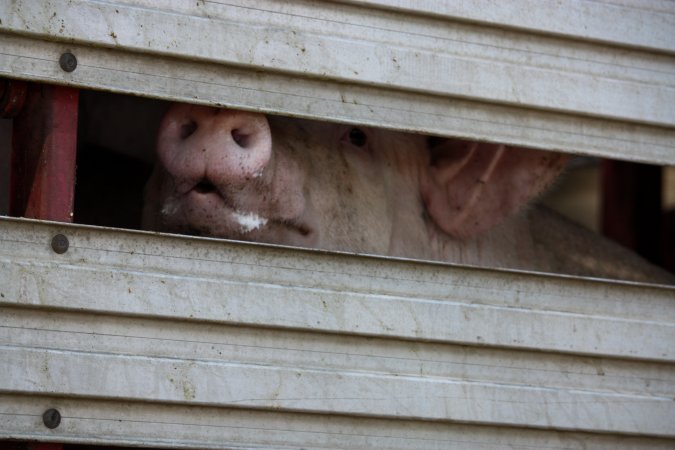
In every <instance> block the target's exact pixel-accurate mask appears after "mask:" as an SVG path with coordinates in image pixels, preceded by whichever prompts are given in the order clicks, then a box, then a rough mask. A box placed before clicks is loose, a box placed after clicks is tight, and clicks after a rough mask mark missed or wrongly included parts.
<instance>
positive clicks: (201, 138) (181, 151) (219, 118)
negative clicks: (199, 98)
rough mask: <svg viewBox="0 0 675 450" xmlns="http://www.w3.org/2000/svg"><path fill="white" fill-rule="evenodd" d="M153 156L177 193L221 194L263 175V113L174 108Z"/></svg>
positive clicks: (267, 152) (267, 142) (267, 140)
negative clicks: (192, 191)
mask: <svg viewBox="0 0 675 450" xmlns="http://www.w3.org/2000/svg"><path fill="white" fill-rule="evenodd" d="M157 152H158V156H159V159H160V161H161V164H162V165H163V166H164V168H165V169H166V171H167V172H168V173H169V174H170V175H171V176H172V177H173V178H174V180H175V182H176V188H177V190H178V191H179V192H183V193H184V192H188V191H190V190H192V189H196V190H197V191H198V192H208V191H212V190H218V191H221V193H222V190H223V188H224V187H225V186H227V188H228V189H232V187H234V186H243V185H245V184H246V183H248V182H249V181H250V180H251V179H252V178H256V177H260V176H261V175H262V172H263V170H264V169H265V167H266V166H267V164H268V162H269V160H270V157H271V154H272V135H271V132H270V127H269V124H268V122H267V119H266V118H265V116H264V115H262V114H255V113H249V112H243V111H233V110H226V109H216V108H210V107H205V106H195V105H181V104H177V105H174V106H172V107H171V108H170V109H169V111H168V112H167V114H166V115H165V116H164V119H163V121H162V124H161V126H160V133H159V135H158V139H157Z"/></svg>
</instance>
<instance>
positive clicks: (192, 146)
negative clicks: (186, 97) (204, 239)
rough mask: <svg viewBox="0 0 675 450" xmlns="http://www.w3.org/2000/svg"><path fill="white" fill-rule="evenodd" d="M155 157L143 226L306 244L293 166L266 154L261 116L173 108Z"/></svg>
mask: <svg viewBox="0 0 675 450" xmlns="http://www.w3.org/2000/svg"><path fill="white" fill-rule="evenodd" d="M157 156H158V164H157V167H156V170H155V172H154V173H153V177H152V178H151V180H150V181H149V182H148V185H147V186H146V208H145V209H146V211H145V212H144V219H143V222H144V226H145V227H147V228H149V229H158V230H165V231H174V232H180V233H189V234H198V235H208V236H219V237H227V238H234V239H245V240H259V241H275V242H276V241H279V240H284V241H289V242H294V243H297V244H298V245H301V244H303V243H304V242H305V241H307V239H309V237H308V236H309V235H310V231H309V229H310V227H309V225H308V224H307V223H306V222H305V221H304V220H303V217H302V215H303V213H304V211H305V199H304V196H303V194H302V184H301V183H302V176H301V175H300V174H299V170H298V165H297V162H295V161H294V160H293V159H292V158H289V155H288V154H286V153H285V152H283V151H282V152H280V151H273V142H272V132H271V129H270V124H269V122H268V120H267V118H266V117H265V116H264V115H262V114H256V113H251V112H243V111H233V110H228V109H218V108H212V107H206V106H196V105H186V104H175V105H173V106H171V107H170V108H169V110H168V111H167V113H166V114H165V116H164V118H163V119H162V122H161V124H160V129H159V134H158V137H157ZM152 205H154V206H152ZM152 211H155V213H153V212H152Z"/></svg>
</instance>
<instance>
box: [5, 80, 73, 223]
mask: <svg viewBox="0 0 675 450" xmlns="http://www.w3.org/2000/svg"><path fill="white" fill-rule="evenodd" d="M78 98H79V91H78V90H77V89H73V88H70V87H64V86H46V85H45V86H41V85H37V84H30V85H29V86H28V89H27V93H26V100H25V102H24V103H25V104H24V106H23V107H22V108H21V111H20V112H18V114H17V115H16V117H15V118H14V124H13V125H14V126H13V135H12V163H11V174H10V175H11V181H10V183H11V184H10V204H9V212H10V214H11V215H13V216H19V217H30V218H35V219H45V220H58V221H61V222H71V221H72V220H73V197H74V190H75V151H76V142H77V106H78Z"/></svg>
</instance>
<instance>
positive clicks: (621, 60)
mask: <svg viewBox="0 0 675 450" xmlns="http://www.w3.org/2000/svg"><path fill="white" fill-rule="evenodd" d="M350 3H354V4H350ZM452 3H453V2H443V3H439V5H438V7H437V8H436V9H437V11H436V12H434V13H433V14H432V11H430V8H432V5H431V4H430V3H428V2H422V3H420V4H418V3H417V2H415V3H413V2H407V1H400V2H395V3H394V4H392V5H389V4H386V5H385V3H384V2H377V1H372V2H371V1H367V2H347V3H334V2H279V1H261V2H256V3H255V7H253V6H251V3H250V2H245V1H236V0H232V1H229V2H227V3H223V2H213V1H206V2H183V3H179V2H171V3H169V2H156V1H152V0H126V1H122V0H119V1H116V2H98V1H91V0H79V1H71V2H67V3H63V2H44V1H37V0H23V1H16V2H11V3H5V4H4V5H0V18H1V19H2V23H1V24H0V32H1V34H0V38H1V39H2V44H3V51H2V52H1V54H0V74H4V75H6V76H11V77H19V78H31V79H39V80H45V81H50V82H56V83H66V84H73V85H77V86H85V87H93V88H101V89H110V90H115V91H120V92H130V93H135V94H139V95H147V96H153V97H162V98H173V99H177V100H183V101H195V102H202V103H211V104H223V105H229V106H235V107H240V108H250V109H259V110H264V111H268V112H276V113H283V114H290V115H299V116H305V117H317V118H324V119H331V120H338V121H349V122H358V123H363V124H371V125H377V126H385V127H396V128H404V129H409V130H416V131H421V132H427V133H435V134H443V135H452V136H462V137H467V138H472V139H481V140H492V141H499V142H504V143H510V144H518V145H525V146H533V147H543V148H550V149H558V150H564V151H570V152H576V153H583V154H592V155H599V156H612V157H618V158H625V159H632V160H643V161H652V162H657V163H667V164H675V151H673V148H674V147H673V142H675V106H674V105H675V89H674V87H675V57H674V56H673V53H672V48H671V47H672V42H675V27H672V26H671V25H672V21H673V17H675V16H674V15H673V14H672V11H671V10H672V7H670V9H669V7H668V5H667V4H661V3H655V4H654V5H649V4H645V5H641V4H640V5H639V4H630V2H628V3H627V2H624V3H625V4H623V5H621V4H619V5H617V4H605V3H598V2H591V1H587V2H575V3H574V4H573V5H572V6H570V7H569V8H565V7H564V6H559V5H557V4H553V3H552V2H546V3H545V5H544V6H543V9H541V10H540V9H539V8H538V7H534V6H532V5H531V2H523V3H520V4H519V9H518V8H516V7H514V6H501V7H497V8H495V9H487V7H485V8H476V9H470V8H468V7H466V6H464V7H462V6H452ZM360 4H361V5H360ZM537 5H539V3H537ZM365 6H367V7H369V8H365ZM373 6H378V8H373ZM413 10H414V11H413ZM532 11H536V13H534V12H532ZM519 12H520V14H519ZM569 17H575V18H576V17H581V19H580V22H577V21H573V20H562V19H563V18H569ZM543 18H545V19H546V20H543ZM612 18H615V19H616V20H613V19H612ZM536 23H541V25H534V24H536ZM544 29H547V30H548V31H544ZM574 30H578V31H574ZM630 30H638V31H635V32H634V33H633V32H631V31H630ZM205 36H208V39H205V38H204V37H205ZM65 49H69V50H71V51H73V52H74V53H75V54H76V55H77V57H78V60H79V65H78V69H76V70H75V72H73V73H64V72H62V71H61V70H60V69H59V67H58V64H57V63H56V61H57V60H58V56H59V55H60V53H61V52H63V51H64V50H65ZM645 49H646V50H645Z"/></svg>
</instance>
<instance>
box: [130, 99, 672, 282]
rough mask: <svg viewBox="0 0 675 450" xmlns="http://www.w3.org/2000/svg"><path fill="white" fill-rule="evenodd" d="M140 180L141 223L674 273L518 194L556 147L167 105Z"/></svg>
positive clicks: (552, 170)
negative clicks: (146, 174) (146, 176)
mask: <svg viewBox="0 0 675 450" xmlns="http://www.w3.org/2000/svg"><path fill="white" fill-rule="evenodd" d="M156 151H157V163H156V165H155V168H154V171H153V173H152V175H151V177H150V180H149V181H148V183H147V185H146V190H145V205H144V208H143V217H142V223H143V227H144V228H146V229H149V230H156V231H165V232H174V233H184V234H191V235H198V236H212V237H220V238H227V239H236V240H247V241H256V242H264V243H272V244H283V245H291V246H300V247H311V248H319V249H325V250H339V251H348V252H356V253H362V254H377V255H389V256H396V257H404V258H412V259H423V260H437V261H447V262H453V263H460V264H467V265H475V266H486V267H498V268H510V269H521V270H529V271H539V272H558V273H565V274H571V275H581V276H593V277H603V278H620V279H630V280H636V281H652V282H661V283H671V282H672V281H673V277H672V275H671V274H669V273H667V272H665V271H661V270H659V269H656V268H654V267H652V266H649V265H647V264H646V263H644V261H642V260H641V259H640V258H638V257H636V256H634V255H632V254H630V253H629V252H627V251H623V250H622V249H621V248H619V247H618V246H615V245H612V244H611V243H609V242H607V241H604V240H602V239H600V238H599V237H598V236H596V235H594V234H593V233H591V232H588V231H585V230H584V229H582V228H581V227H576V226H574V225H573V224H571V223H569V222H566V221H565V220H564V219H562V218H560V217H559V216H556V215H555V213H553V212H551V211H549V210H546V209H544V208H542V207H535V206H529V205H530V204H531V202H532V200H533V199H535V198H536V197H537V196H538V195H540V193H541V192H543V191H544V190H545V189H547V188H548V187H549V186H550V185H551V184H552V183H553V182H554V180H555V179H556V178H557V177H558V175H559V174H560V172H561V171H562V170H563V167H564V165H565V162H566V159H567V156H566V155H564V154H561V153H556V152H549V151H542V150H533V149H524V148H514V147H509V146H505V145H498V144H491V143H478V142H469V141H464V140H459V139H445V138H436V137H427V136H422V135H419V134H412V133H405V132H400V131H393V130H385V129H376V128H370V127H361V126H353V125H345V124H337V123H326V122H318V121H312V120H304V119H296V118H284V117H277V116H266V115H263V114H259V113H253V112H245V111H237V110H231V109H221V108H214V107H208V106H201V105H190V104H174V105H172V106H171V107H170V108H169V109H168V111H167V112H166V114H165V115H164V117H163V119H162V121H161V124H160V126H159V132H158V136H157V144H156Z"/></svg>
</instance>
